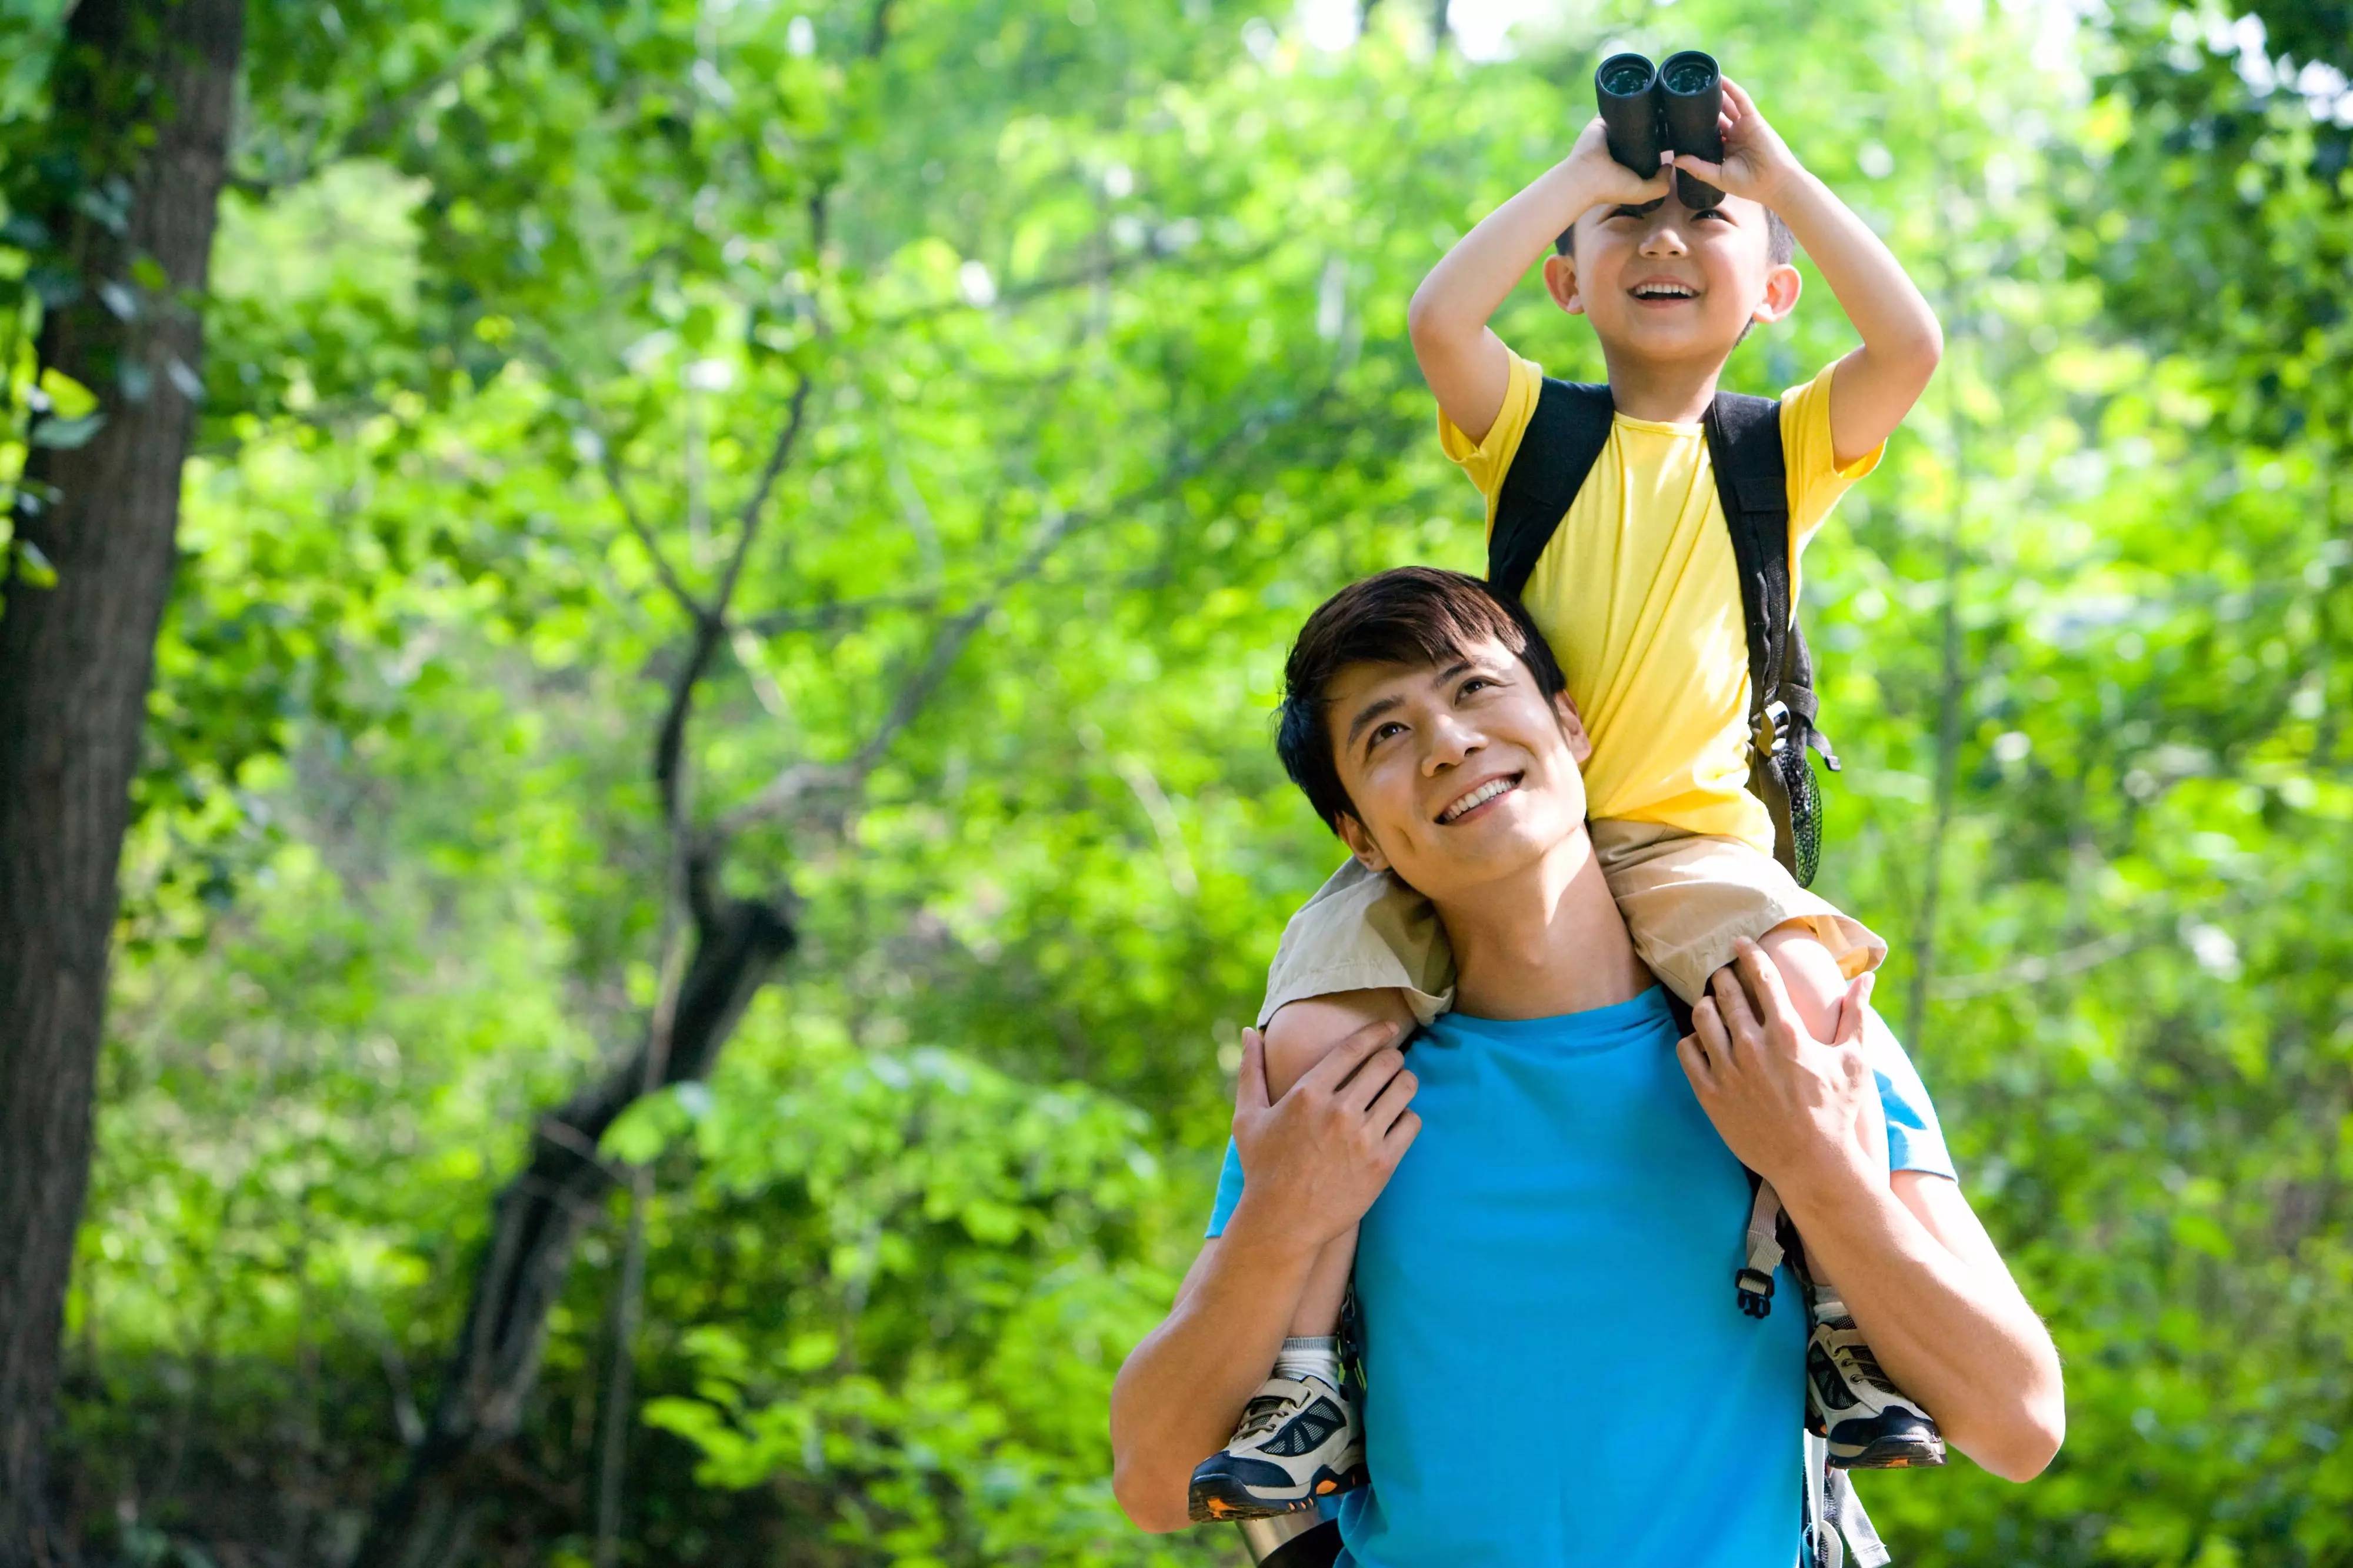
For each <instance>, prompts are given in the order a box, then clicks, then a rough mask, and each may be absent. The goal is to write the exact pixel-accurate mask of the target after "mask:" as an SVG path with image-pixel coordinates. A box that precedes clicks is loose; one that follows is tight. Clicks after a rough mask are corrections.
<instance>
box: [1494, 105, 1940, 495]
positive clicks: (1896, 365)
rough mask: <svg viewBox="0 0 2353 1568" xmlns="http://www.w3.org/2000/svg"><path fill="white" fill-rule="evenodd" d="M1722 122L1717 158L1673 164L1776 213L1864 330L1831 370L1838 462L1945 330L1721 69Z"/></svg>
mask: <svg viewBox="0 0 2353 1568" xmlns="http://www.w3.org/2000/svg"><path fill="white" fill-rule="evenodd" d="M1721 124H1722V127H1723V131H1724V162H1723V163H1709V162H1708V161H1707V160H1705V159H1704V158H1694V157H1692V156H1691V155H1690V154H1688V153H1685V154H1683V155H1680V156H1678V157H1677V158H1676V159H1675V164H1676V166H1677V167H1678V168H1683V169H1688V170H1689V171H1691V173H1693V174H1696V175H1697V176H1699V177H1700V178H1701V179H1703V180H1705V181H1706V182H1707V183H1708V184H1712V185H1715V186H1717V187H1719V188H1721V189H1723V190H1725V191H1728V192H1730V193H1731V194H1732V195H1736V196H1747V197H1749V198H1751V199H1753V200H1756V201H1759V202H1762V203H1764V204H1765V205H1767V206H1768V207H1770V208H1772V209H1773V210H1774V211H1775V212H1777V213H1778V214H1780V215H1781V221H1782V222H1783V223H1786V224H1788V226H1789V232H1790V233H1791V234H1792V235H1794V236H1795V237H1797V241H1798V243H1799V245H1801V246H1803V247H1805V249H1806V254H1807V255H1808V256H1810V257H1812V258H1814V265H1815V266H1816V267H1818V268H1820V269H1821V274H1822V281H1823V282H1825V283H1828V284H1829V285H1830V286H1831V293H1833V294H1835V295H1837V296H1838V302H1839V305H1840V308H1841V309H1842V310H1845V311H1846V316H1847V320H1848V321H1852V322H1853V323H1854V330H1855V331H1858V332H1860V333H1862V347H1861V348H1859V349H1855V350H1853V351H1852V352H1851V353H1848V354H1847V355H1846V357H1845V358H1843V359H1841V360H1840V361H1839V363H1838V373H1837V374H1835V375H1833V376H1832V377H1831V452H1832V455H1833V456H1834V457H1835V458H1837V460H1838V463H1839V465H1840V466H1841V468H1843V467H1844V466H1845V465H1847V464H1849V463H1852V462H1853V461H1854V460H1855V459H1856V458H1860V457H1862V455H1863V454H1865V453H1866V452H1869V451H1870V450H1871V449H1872V448H1873V447H1876V446H1878V445H1879V444H1880V443H1881V442H1882V441H1884V440H1886V439H1887V437H1890V436H1891V435H1893V434H1894V432H1895V427H1896V426H1898V425H1901V424H1903V423H1904V416H1905V415H1906V414H1908V413H1910V412H1911V411H1912V405H1914V404H1915V403H1917V402H1918V401H1919V400H1920V394H1921V393H1922V392H1923V391H1924V390H1926V387H1927V385H1928V378H1929V377H1930V376H1932V375H1934V374H1936V362H1937V361H1938V360H1939V359H1941V358H1942V357H1944V353H1945V334H1944V331H1943V329H1942V328H1940V327H1939V326H1937V324H1936V312H1935V311H1934V310H1930V309H1929V308H1928V301H1927V300H1926V299H1924V298H1922V296H1921V293H1920V290H1919V289H1918V288H1917V287H1916V286H1915V284H1914V283H1913V281H1912V279H1911V277H1910V276H1909V275H1908V274H1907V273H1905V270H1904V264H1903V263H1902V262H1900V261H1898V260H1896V259H1895V256H1894V252H1892V251H1890V250H1889V249H1888V248H1887V247H1886V246H1885V245H1884V244H1883V243H1882V242H1881V240H1880V238H1879V237H1878V236H1877V235H1875V234H1873V233H1872V232H1871V228H1870V226H1868V225H1867V224H1865V223H1864V222H1863V221H1862V219H1861V218H1859V217H1857V216H1855V215H1854V213H1853V211H1852V209H1851V208H1850V207H1848V205H1846V204H1845V203H1844V202H1842V201H1841V200H1839V198H1838V196H1837V195H1836V194H1835V193H1833V192H1832V191H1831V188H1830V187H1829V186H1828V185H1826V184H1822V182H1821V181H1820V180H1818V179H1816V178H1815V177H1814V176H1813V175H1812V174H1810V173H1809V172H1808V171H1807V169H1806V168H1805V166H1804V165H1803V164H1801V163H1799V162H1798V159H1797V156H1796V154H1794V153H1791V152H1790V151H1789V148H1788V143H1786V142H1783V141H1782V140H1781V137H1780V134H1779V133H1778V132H1776V131H1775V130H1774V129H1773V128H1772V127H1771V126H1770V125H1768V124H1767V123H1766V121H1765V117H1764V116H1763V115H1761V114H1759V113H1757V105H1756V104H1755V103H1753V102H1751V101H1750V100H1749V97H1748V94H1747V93H1746V91H1744V90H1742V89H1741V87H1740V86H1739V84H1738V83H1736V82H1735V81H1733V80H1731V79H1728V78H1727V79H1725V83H1724V116H1723V119H1722V121H1721ZM1497 405H1498V406H1499V407H1500V406H1501V405H1502V398H1501V395H1500V394H1499V395H1498V396H1497ZM1491 417H1492V416H1491Z"/></svg>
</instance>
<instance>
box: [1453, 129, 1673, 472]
mask: <svg viewBox="0 0 2353 1568" xmlns="http://www.w3.org/2000/svg"><path fill="white" fill-rule="evenodd" d="M1663 168H1664V166H1663V165H1662V172H1661V173H1660V174H1656V175H1653V176H1652V177H1651V178H1650V179H1647V180H1646V179H1644V178H1642V177H1641V175H1639V174H1635V173H1634V172H1633V171H1632V170H1631V169H1629V168H1627V167H1626V166H1625V165H1624V164H1622V163H1619V162H1618V161H1617V160H1616V159H1614V158H1612V157H1610V155H1609V140H1608V137H1607V135H1606V134H1605V132H1603V129H1602V125H1601V117H1600V116H1599V115H1596V116H1594V118H1593V121H1592V122H1591V123H1590V124H1588V125H1587V126H1586V128H1585V130H1584V131H1583V132H1582V133H1580V134H1579V135H1578V136H1577V144H1576V146H1574V147H1572V148H1571V149H1570V150H1569V153H1568V156H1567V157H1566V158H1563V159H1562V160H1561V161H1560V162H1559V163H1555V164H1554V165H1553V166H1552V167H1551V168H1549V169H1546V171H1545V172H1544V173H1543V174H1538V175H1537V176H1536V177H1535V180H1534V181H1533V182H1532V183H1531V184H1529V185H1528V186H1527V188H1526V189H1525V190H1523V191H1521V192H1520V194H1519V195H1515V196H1514V197H1513V198H1512V199H1511V200H1510V201H1507V202H1505V203H1504V205H1502V206H1499V207H1497V208H1496V209H1495V210H1494V211H1493V212H1492V213H1489V214H1488V215H1487V216H1485V217H1484V218H1482V219H1481V220H1480V223H1479V226H1478V227H1476V228H1474V229H1472V231H1471V232H1470V233H1469V234H1466V235H1464V236H1463V237H1461V239H1459V240H1456V241H1455V242H1454V248H1453V249H1451V250H1450V251H1448V252H1447V253H1446V254H1445V256H1443V257H1442V258H1440V260H1439V263H1438V265H1437V266H1435V267H1433V268H1430V276H1429V277H1427V278H1425V279H1422V280H1421V287H1420V288H1419V289H1415V290H1414V291H1413V303H1412V305H1411V306H1410V307H1409V308H1408V310H1407V311H1406V327H1407V331H1409V333H1410V334H1411V336H1412V339H1413V357H1414V358H1415V359H1416V360H1418V361H1419V362H1420V364H1421V374H1422V378H1423V379H1424V380H1426V381H1428V382H1429V383H1430V391H1431V392H1432V393H1433V394H1435V395H1437V398H1438V406H1439V407H1440V408H1441V409H1444V410H1445V412H1446V416H1447V418H1449V419H1451V420H1452V421H1453V422H1454V423H1455V425H1456V426H1458V427H1459V428H1460V429H1461V432H1462V433H1463V434H1464V435H1465V436H1468V437H1471V439H1472V440H1473V441H1483V440H1485V439H1486V438H1487V432H1488V431H1489V430H1490V429H1492V428H1493V426H1494V423H1495V416H1496V415H1498V414H1500V413H1502V412H1503V408H1504V393H1505V391H1506V390H1507V389H1508V388H1509V387H1510V385H1511V353H1510V351H1509V350H1507V349H1505V348H1504V341H1503V340H1502V339H1501V338H1499V337H1497V336H1496V335H1495V334H1494V333H1493V332H1492V331H1488V330H1487V318H1489V317H1490V316H1493V314H1494V313H1495V309H1496V307H1497V306H1499V305H1501V304H1502V303H1503V302H1504V299H1505V297H1506V296H1508V295H1509V294H1510V293H1511V291H1512V289H1513V287H1514V285H1515V284H1517V283H1518V282H1519V280H1520V279H1521V277H1522V275H1524V274H1525V272H1526V271H1527V269H1528V268H1529V266H1530V265H1531V264H1533V263H1534V262H1535V260H1536V259H1537V258H1539V257H1541V256H1543V255H1544V253H1545V252H1546V251H1547V250H1549V249H1551V248H1552V244H1553V241H1554V240H1555V239H1556V238H1558V237H1560V233H1561V231H1562V230H1563V229H1565V228H1567V227H1568V226H1569V225H1571V224H1573V223H1575V222H1576V221H1577V215H1579V214H1580V213H1582V212H1584V211H1585V210H1586V209H1587V208H1588V207H1592V206H1599V205H1601V204H1602V203H1604V202H1609V203H1613V204H1615V203H1638V202H1647V201H1654V200H1656V199H1657V198H1659V197H1660V196H1662V195H1666V191H1667V177H1666V174H1664V172H1663Z"/></svg>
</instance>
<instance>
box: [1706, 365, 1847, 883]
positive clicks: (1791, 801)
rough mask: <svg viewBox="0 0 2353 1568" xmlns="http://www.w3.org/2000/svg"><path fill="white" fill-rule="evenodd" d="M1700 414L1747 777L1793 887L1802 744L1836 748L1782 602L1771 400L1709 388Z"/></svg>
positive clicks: (1808, 813) (1776, 436) (1781, 533)
mask: <svg viewBox="0 0 2353 1568" xmlns="http://www.w3.org/2000/svg"><path fill="white" fill-rule="evenodd" d="M1704 425H1705V427H1706V430H1707V447H1708V459H1709V461H1710V463H1711V464H1712V465H1713V466H1714V468H1715V487H1716V497H1717V499H1718V500H1720V501H1722V502H1723V505H1724V520H1725V524H1726V525H1727V526H1728V527H1729V528H1730V529H1731V530H1732V553H1733V558H1734V560H1735V561H1736V563H1738V566H1739V571H1740V605H1741V609H1742V610H1743V612H1744V618H1745V619H1746V622H1747V628H1748V728H1749V738H1750V744H1751V747H1752V753H1751V758H1750V765H1749V777H1748V787H1749V789H1750V790H1751V791H1752V792H1753V793H1754V794H1755V795H1757V798H1758V799H1760V800H1762V801H1763V802H1764V803H1765V805H1766V807H1767V809H1768V810H1769V811H1770V812H1771V813H1772V814H1773V831H1774V852H1775V854H1776V855H1777V856H1778V858H1779V859H1780V861H1781V863H1782V864H1783V865H1784V866H1786V867H1788V868H1789V872H1790V874H1791V875H1792V876H1794V877H1795V878H1796V879H1798V883H1799V886H1800V887H1803V886H1806V885H1808V884H1810V883H1811V882H1812V881H1813V879H1814V869H1815V867H1816V865H1817V864H1818V862H1819V858H1820V849H1821V799H1820V793H1819V792H1818V791H1817V790H1816V788H1815V785H1814V776H1813V771H1812V769H1811V767H1810V765H1809V763H1808V759H1807V756H1806V753H1807V752H1808V751H1809V750H1813V751H1818V752H1821V753H1822V756H1823V758H1824V760H1825V761H1826V762H1828V763H1829V764H1830V766H1831V769H1832V770H1833V771H1835V770H1836V769H1837V767H1838V758H1837V756H1836V755H1835V754H1833V753H1832V752H1831V747H1830V742H1828V741H1827V740H1826V739H1824V738H1823V736H1822V733H1821V731H1820V730H1819V729H1818V728H1816V725H1815V721H1816V719H1817V718H1818V717H1819V714H1820V708H1819V705H1818V704H1817V702H1816V700H1815V698H1814V661H1813V654H1812V652H1811V650H1810V649H1809V648H1808V647H1806V638H1805V634H1804V633H1803V632H1801V631H1799V629H1798V621H1797V612H1796V607H1795V606H1794V605H1792V604H1791V602H1790V587H1789V479H1788V460H1787V457H1786V455H1785V454H1784V452H1783V451H1782V447H1781V405H1780V404H1778V402H1775V401H1774V400H1773V399H1771V398H1766V397H1749V396H1746V395H1742V394H1739V393H1734V392H1719V393H1717V394H1716V395H1715V401H1714V402H1713V403H1711V404H1710V405H1708V410H1707V414H1706V416H1705V417H1704Z"/></svg>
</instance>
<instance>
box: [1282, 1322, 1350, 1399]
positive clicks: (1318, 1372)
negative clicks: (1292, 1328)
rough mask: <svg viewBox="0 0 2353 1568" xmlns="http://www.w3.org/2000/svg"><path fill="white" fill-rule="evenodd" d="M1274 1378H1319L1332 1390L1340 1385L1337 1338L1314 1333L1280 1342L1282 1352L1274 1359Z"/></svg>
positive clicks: (1334, 1335) (1338, 1337)
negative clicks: (1329, 1385) (1331, 1387)
mask: <svg viewBox="0 0 2353 1568" xmlns="http://www.w3.org/2000/svg"><path fill="white" fill-rule="evenodd" d="M1274 1375H1275V1376H1277V1377H1290V1378H1298V1377H1306V1376H1311V1375H1312V1376H1315V1377H1320V1378H1322V1379H1323V1380H1324V1382H1325V1383H1328V1384H1331V1385H1332V1386H1333V1387H1335V1388H1337V1387H1339V1386H1340V1336H1339V1335H1337V1334H1315V1335H1311V1336H1308V1337H1306V1338H1302V1339H1288V1340H1285V1341H1283V1342H1282V1349H1281V1350H1280V1351H1277V1352H1275V1356H1274Z"/></svg>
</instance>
